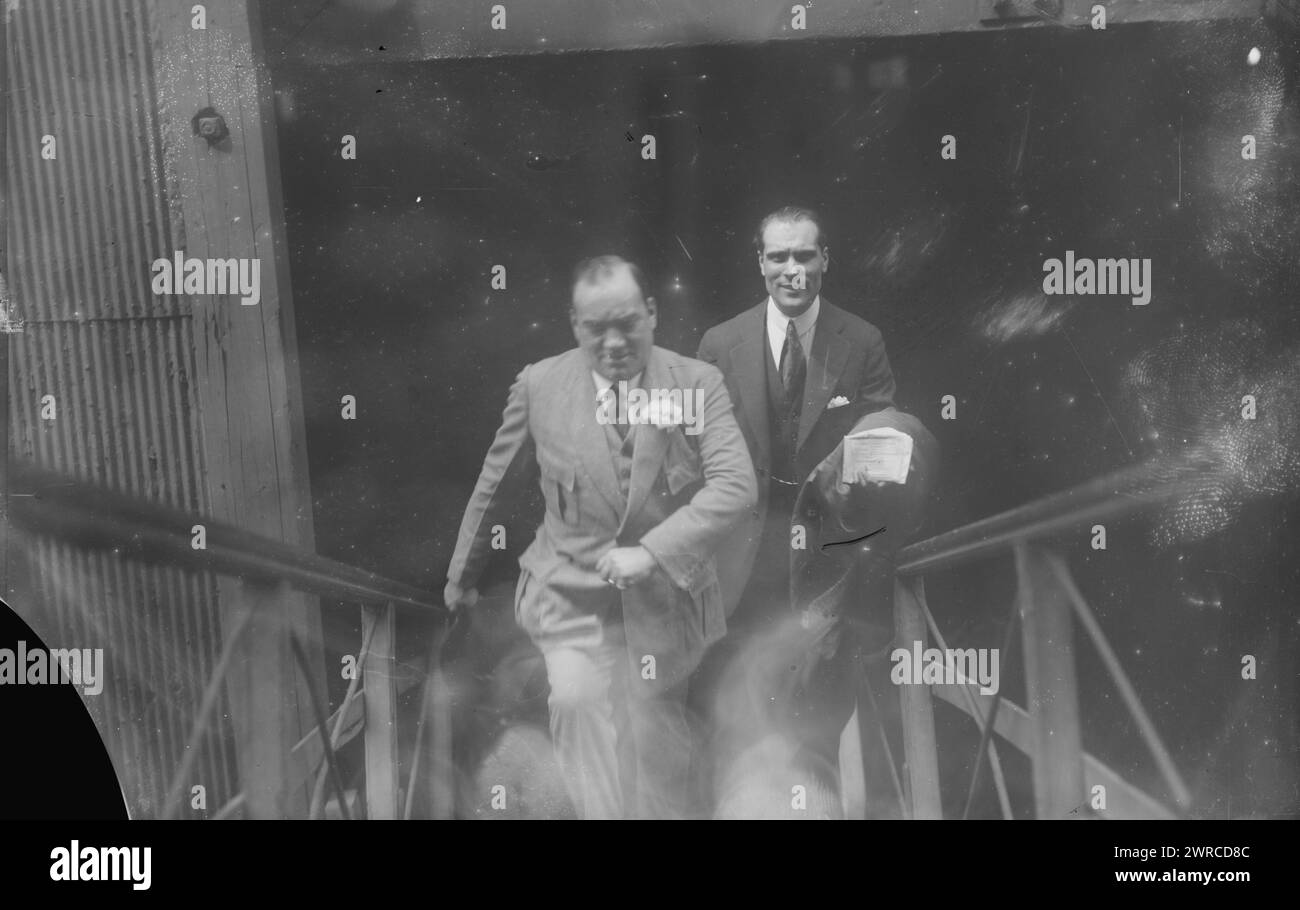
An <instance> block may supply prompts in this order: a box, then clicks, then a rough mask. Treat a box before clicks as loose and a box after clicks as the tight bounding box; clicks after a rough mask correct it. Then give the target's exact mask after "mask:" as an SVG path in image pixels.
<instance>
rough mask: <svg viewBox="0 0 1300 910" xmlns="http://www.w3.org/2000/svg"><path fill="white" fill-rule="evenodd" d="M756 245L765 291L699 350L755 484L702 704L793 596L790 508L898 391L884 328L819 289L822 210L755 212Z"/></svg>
mask: <svg viewBox="0 0 1300 910" xmlns="http://www.w3.org/2000/svg"><path fill="white" fill-rule="evenodd" d="M754 245H755V248H756V250H757V254H758V265H759V271H760V272H761V273H762V275H763V280H764V283H765V284H766V285H767V297H766V298H765V299H764V300H762V301H760V302H758V303H757V304H756V305H754V306H752V307H750V308H748V309H746V310H745V311H744V312H742V313H740V314H739V315H737V316H735V317H733V318H732V319H729V320H727V321H726V322H724V323H722V324H721V325H717V326H714V327H713V328H711V329H709V331H708V332H706V333H705V335H704V338H703V340H702V341H701V342H700V348H699V355H698V356H699V358H700V359H701V360H703V361H705V362H707V363H712V364H715V365H716V366H717V367H718V368H719V369H721V370H722V374H723V376H724V377H725V379H726V383H727V391H728V393H729V394H730V396H731V401H732V404H733V405H734V407H735V409H736V418H737V422H738V423H739V424H740V429H741V432H742V433H744V436H745V442H746V444H747V445H748V447H749V453H750V456H751V457H752V459H753V462H754V469H755V471H756V473H757V475H758V493H759V501H758V505H757V507H756V508H755V509H754V510H753V511H752V512H751V513H750V514H749V515H748V516H747V520H746V521H745V522H744V523H743V524H742V525H741V526H740V527H739V528H738V529H737V531H736V533H733V534H732V535H731V536H730V537H729V538H728V540H727V542H726V543H725V544H724V546H723V547H722V548H721V549H720V550H719V552H718V565H719V578H720V580H721V583H722V590H723V597H724V600H725V602H726V606H727V611H728V615H729V616H731V612H732V611H733V610H734V611H736V612H735V616H734V618H733V620H732V626H733V629H734V630H735V632H736V633H737V634H735V635H734V636H733V637H732V638H731V639H729V640H728V642H726V643H725V647H724V648H722V649H720V653H719V654H718V655H717V656H714V657H711V658H710V661H709V664H710V666H709V667H707V668H706V669H705V671H704V672H703V673H702V674H701V678H700V679H699V680H698V681H697V685H696V688H697V695H696V698H697V699H698V700H700V701H702V702H705V704H702V705H701V710H702V711H703V712H705V713H706V714H708V713H709V712H710V705H709V704H707V703H708V702H709V701H710V700H711V699H712V697H713V695H715V694H716V693H715V692H713V691H711V688H713V687H716V686H717V685H718V680H719V677H720V676H721V675H722V673H723V672H724V668H725V664H726V662H727V660H728V659H729V658H731V657H732V656H734V654H735V653H737V652H738V651H739V650H741V649H743V648H744V646H745V643H746V640H747V636H751V635H753V634H754V633H756V632H758V631H759V630H761V629H762V628H763V627H764V626H769V625H771V624H772V623H774V622H776V621H777V620H778V619H779V618H781V617H782V616H783V615H784V614H785V612H786V611H788V610H789V608H790V562H791V544H792V532H791V518H792V511H793V508H794V504H795V497H796V495H797V493H798V491H799V488H800V486H801V485H802V483H803V481H804V480H805V479H806V478H807V477H808V475H809V473H810V472H811V471H812V470H813V469H814V468H815V467H816V466H817V465H818V464H819V463H820V462H821V461H822V460H823V459H824V458H825V457H826V456H827V455H828V454H829V453H830V452H831V451H832V450H833V449H834V448H835V447H836V446H837V445H839V443H840V440H841V439H842V438H843V437H844V435H845V433H847V432H849V431H850V430H851V429H852V427H853V425H854V424H855V423H856V421H857V420H858V419H860V418H861V417H863V416H864V415H866V414H869V413H872V412H875V411H879V410H881V409H884V408H887V407H890V406H892V404H893V396H894V378H893V374H892V373H891V372H890V369H889V360H888V358H887V357H886V355H885V344H884V340H883V339H882V337H881V334H880V331H879V329H877V328H876V327H875V326H873V325H871V323H869V322H867V321H865V320H863V319H862V318H860V317H858V316H855V315H853V314H852V313H848V312H845V311H844V310H842V309H840V308H839V307H837V306H834V305H833V304H832V303H831V302H830V301H829V300H827V299H826V298H825V297H823V296H821V288H822V279H823V277H824V276H825V275H826V273H827V272H828V270H829V267H830V249H829V244H828V241H827V237H826V233H825V231H824V230H823V228H822V225H821V223H820V219H819V217H818V215H817V214H816V213H815V212H813V211H812V210H810V209H805V208H797V207H786V208H782V209H778V210H777V211H775V212H772V213H771V214H769V215H768V216H766V217H765V218H764V219H763V220H762V221H761V222H760V224H759V226H758V230H757V232H756V234H755V237H754ZM715 719H716V718H715ZM715 758H716V756H715Z"/></svg>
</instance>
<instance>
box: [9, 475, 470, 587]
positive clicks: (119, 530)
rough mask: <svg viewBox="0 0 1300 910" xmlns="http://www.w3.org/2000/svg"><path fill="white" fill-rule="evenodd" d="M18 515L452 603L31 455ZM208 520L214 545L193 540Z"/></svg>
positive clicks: (127, 542)
mask: <svg viewBox="0 0 1300 910" xmlns="http://www.w3.org/2000/svg"><path fill="white" fill-rule="evenodd" d="M9 468H10V475H11V480H10V484H9V489H10V490H11V491H21V492H11V493H10V500H9V512H10V516H11V520H13V521H14V522H15V523H17V524H20V525H22V526H23V527H26V528H29V529H31V530H34V531H38V532H41V533H46V534H51V535H55V536H57V537H59V538H61V539H62V540H65V541H67V542H69V543H73V544H76V545H80V546H84V547H91V548H96V549H117V550H121V551H122V552H124V553H127V554H129V555H131V556H133V557H136V558H138V559H141V560H144V561H148V562H165V563H167V564H168V565H181V566H184V567H187V568H193V569H210V570H213V571H216V572H220V573H222V574H226V575H234V576H237V577H244V578H256V579H260V580H266V581H280V580H283V581H286V582H288V583H289V584H290V585H292V586H293V587H295V588H297V589H299V590H302V591H305V592H307V593H311V594H316V595H319V596H323V597H335V598H338V599H341V600H349V601H357V602H360V603H365V604H370V605H375V606H383V605H385V604H389V603H392V604H395V605H400V606H406V607H418V608H420V609H425V610H439V611H445V610H446V607H445V606H443V604H442V603H440V602H439V601H437V600H435V599H434V598H433V597H432V596H431V595H430V593H429V592H428V591H425V590H423V589H421V588H417V587H414V586H412V585H408V584H404V583H402V582H399V581H394V580H392V579H390V578H385V577H383V576H381V575H376V574H375V573H373V572H368V571H366V570H364V569H359V568H356V567H355V566H349V565H347V564H346V563H342V562H339V561H337V560H334V559H330V558H328V557H326V556H321V555H320V554H318V553H313V552H311V551H309V550H305V549H303V548H301V547H296V546H294V545H292V544H288V543H285V542H284V541H282V540H276V539H274V538H271V537H264V536H262V535H260V534H254V533H252V532H250V531H246V530H244V529H243V528H238V527H235V526H234V525H230V524H226V523H224V522H220V521H216V520H213V519H210V518H203V517H200V516H196V515H194V514H192V513H188V512H184V511H181V510H180V509H175V508H172V507H170V506H165V505H161V504H159V503H155V502H149V501H148V500H142V499H139V498H137V497H134V496H129V495H126V494H123V493H119V492H117V491H115V490H110V489H108V488H107V487H104V486H101V485H100V484H97V483H92V482H89V481H84V480H73V479H70V478H69V477H67V476H66V475H63V474H58V473H55V472H53V471H50V470H48V469H45V468H41V467H38V466H37V465H34V464H32V463H30V462H25V461H14V462H11V463H10V466H9ZM196 524H202V525H203V527H204V529H205V536H206V549H201V550H196V549H194V548H193V547H192V546H191V539H192V538H191V528H192V527H193V526H194V525H196Z"/></svg>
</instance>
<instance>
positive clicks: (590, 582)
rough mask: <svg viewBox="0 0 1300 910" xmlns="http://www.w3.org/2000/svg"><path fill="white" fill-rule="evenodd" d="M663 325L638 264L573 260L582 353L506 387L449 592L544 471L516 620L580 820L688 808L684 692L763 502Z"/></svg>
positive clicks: (712, 397) (448, 594) (729, 423)
mask: <svg viewBox="0 0 1300 910" xmlns="http://www.w3.org/2000/svg"><path fill="white" fill-rule="evenodd" d="M656 319H657V314H656V311H655V302H654V298H653V297H650V296H648V295H647V293H646V289H645V282H644V279H643V278H642V276H641V273H640V270H639V269H637V268H636V266H634V265H632V264H631V263H628V262H626V261H624V260H622V259H619V258H618V257H615V256H603V257H599V258H597V259H594V260H588V261H587V262H584V263H582V264H581V265H579V267H578V269H577V272H576V273H575V281H574V288H573V304H572V307H571V309H570V321H571V323H572V325H573V334H574V338H575V339H576V341H577V343H578V347H576V348H574V349H573V350H571V351H568V352H567V353H564V354H560V355H559V356H556V357H550V358H548V359H546V360H542V361H539V362H537V363H534V364H531V365H529V366H527V367H525V368H524V369H523V371H522V372H520V374H519V376H518V378H517V379H516V380H515V383H514V385H513V386H512V387H511V389H510V397H509V401H508V403H507V404H506V409H505V413H504V415H503V418H502V423H501V427H500V429H499V430H498V431H497V434H496V439H495V440H494V441H493V443H492V447H491V449H489V451H488V454H487V458H486V459H485V461H484V463H483V470H482V472H481V473H480V475H479V479H478V484H477V485H476V486H475V488H474V493H473V496H472V497H471V498H470V502H469V505H468V507H467V508H466V510H465V516H464V519H463V520H462V522H461V527H460V537H459V540H458V541H457V544H456V551H455V554H454V556H453V557H452V561H451V566H450V568H449V570H448V576H447V587H446V591H445V593H444V599H445V600H446V603H447V605H448V606H449V607H450V608H452V609H457V608H460V607H465V606H470V605H472V604H473V603H474V602H475V600H477V595H476V593H475V585H476V583H477V581H478V577H479V574H480V572H481V571H482V569H483V566H484V563H485V562H486V559H487V556H488V552H489V549H490V541H491V537H492V525H493V519H494V516H496V515H499V514H500V512H499V511H498V510H499V509H500V508H501V507H502V506H505V507H507V508H508V507H509V504H510V503H511V502H512V501H513V500H515V499H517V498H518V496H519V494H520V492H521V491H522V489H523V488H524V486H525V485H527V484H530V483H532V482H534V479H535V478H538V477H540V485H541V488H542V493H543V495H544V496H545V499H546V516H545V520H544V521H543V523H542V525H541V527H540V528H539V529H538V531H537V536H536V538H535V539H534V540H533V542H532V544H531V545H530V546H529V547H528V549H527V550H526V551H525V552H524V553H523V555H522V556H521V557H520V558H519V566H520V570H521V571H520V576H519V584H518V587H517V589H516V594H515V612H516V617H517V619H518V621H519V624H520V625H521V626H522V627H523V628H524V629H525V630H526V631H527V632H528V633H529V635H530V637H531V638H532V640H533V642H534V643H535V644H536V645H537V647H538V648H539V649H540V650H541V652H542V656H543V658H544V659H545V662H546V672H547V677H548V679H549V681H550V686H551V694H550V700H549V707H550V721H551V733H552V740H553V742H554V746H555V750H556V755H557V757H558V760H559V763H560V767H561V769H562V771H563V773H564V775H565V782H566V785H567V787H568V790H569V794H570V796H571V798H572V800H573V803H574V807H575V809H576V810H577V813H578V815H579V817H581V818H622V817H628V816H640V817H657V818H664V817H680V816H682V815H686V814H688V813H689V812H690V809H691V807H690V804H689V799H690V797H691V795H692V791H691V778H690V773H691V767H692V758H693V747H692V745H693V740H692V734H691V730H690V725H689V723H688V721H687V717H686V708H685V695H686V687H687V682H688V680H689V678H690V675H691V674H692V672H693V671H694V670H695V668H696V666H697V664H698V663H699V661H700V658H701V656H702V655H703V653H704V651H705V649H706V648H707V647H708V646H709V645H710V644H711V643H713V642H714V641H717V640H718V639H719V638H720V637H721V636H722V634H723V633H724V632H725V630H726V619H725V613H724V610H723V604H722V599H721V592H720V587H719V584H718V578H717V574H716V567H715V563H714V559H713V553H714V551H715V549H716V548H717V546H718V544H719V542H720V541H721V540H722V539H723V538H724V537H725V536H726V534H727V533H728V532H729V531H730V530H731V529H732V527H733V526H734V525H735V524H736V522H737V521H738V520H739V519H740V518H741V517H742V516H743V515H746V514H748V513H749V512H750V511H751V510H752V509H753V507H754V504H755V502H756V500H757V490H756V486H755V480H754V470H753V466H752V464H751V462H750V458H749V453H748V451H747V449H746V446H745V442H744V439H743V437H742V436H741V433H740V429H739V427H738V426H737V425H736V421H735V418H734V417H733V416H732V408H731V402H730V400H729V399H728V397H727V391H726V388H725V386H724V384H723V380H722V376H721V374H720V373H719V372H718V371H717V369H715V368H714V367H711V366H708V365H707V364H703V363H700V362H699V361H697V360H692V359H690V358H688V357H682V356H680V355H678V354H674V353H673V352H671V351H668V350H665V349H663V348H659V347H655V346H654V329H655V325H656ZM646 398H649V400H650V402H651V406H650V408H648V409H646V408H642V407H639V404H640V402H641V401H642V400H644V399H646ZM634 399H635V400H634ZM655 400H658V402H659V407H657V408H656V407H655V406H654V404H653V402H654V401H655Z"/></svg>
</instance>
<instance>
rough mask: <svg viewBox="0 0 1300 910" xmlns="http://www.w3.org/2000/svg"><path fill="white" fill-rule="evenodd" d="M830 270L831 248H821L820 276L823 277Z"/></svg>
mask: <svg viewBox="0 0 1300 910" xmlns="http://www.w3.org/2000/svg"><path fill="white" fill-rule="evenodd" d="M830 270H831V248H830V247H828V246H824V247H822V274H823V275H825V274H826V273H827V272H829V271H830Z"/></svg>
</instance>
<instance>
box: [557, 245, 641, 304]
mask: <svg viewBox="0 0 1300 910" xmlns="http://www.w3.org/2000/svg"><path fill="white" fill-rule="evenodd" d="M620 268H626V269H627V270H628V272H630V273H631V274H632V280H633V281H635V282H636V286H637V289H638V290H640V291H641V300H642V301H647V300H649V299H650V297H651V294H650V285H649V283H648V282H647V281H646V278H645V273H644V272H642V271H641V267H640V266H638V265H637V264H636V263H635V262H629V261H628V260H626V259H624V258H623V257H622V256H613V255H609V256H592V257H591V258H590V259H584V260H582V261H581V262H579V263H578V264H577V265H576V266H574V268H573V288H574V289H576V288H577V287H578V285H580V284H599V283H600V282H602V281H605V280H606V279H608V278H610V277H612V276H613V274H614V273H615V272H616V271H618V270H619V269H620ZM570 306H572V302H570Z"/></svg>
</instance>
